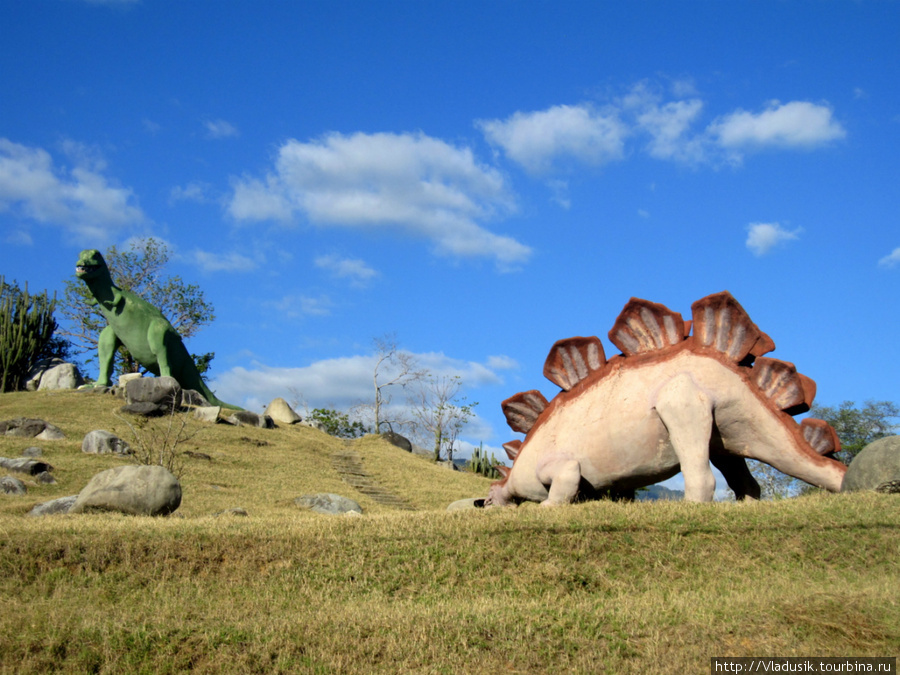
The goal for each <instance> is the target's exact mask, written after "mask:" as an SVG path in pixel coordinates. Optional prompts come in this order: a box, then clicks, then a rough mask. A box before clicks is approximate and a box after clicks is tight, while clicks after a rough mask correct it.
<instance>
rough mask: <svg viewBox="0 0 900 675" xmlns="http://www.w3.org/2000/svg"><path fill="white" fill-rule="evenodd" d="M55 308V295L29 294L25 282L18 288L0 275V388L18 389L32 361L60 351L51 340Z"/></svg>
mask: <svg viewBox="0 0 900 675" xmlns="http://www.w3.org/2000/svg"><path fill="white" fill-rule="evenodd" d="M55 308H56V296H55V295H54V296H53V299H52V300H51V299H49V298H48V297H47V292H46V291H44V292H42V293H41V294H40V295H31V294H30V293H29V292H28V284H25V290H21V289H20V288H19V286H18V285H17V284H16V283H15V282H13V283H12V284H7V283H6V281H5V279H4V278H3V277H2V276H0V392H6V391H16V390H18V389H21V387H22V383H23V381H24V379H25V377H26V375H28V371H29V370H30V369H31V367H32V366H33V365H34V364H35V363H37V362H38V361H40V360H41V359H42V358H46V357H47V356H52V355H55V352H56V353H58V352H59V351H60V344H59V343H57V344H56V345H54V341H53V332H54V331H55V330H56V327H57V324H56V320H55V319H54V318H53V311H54V309H55ZM63 351H64V349H63Z"/></svg>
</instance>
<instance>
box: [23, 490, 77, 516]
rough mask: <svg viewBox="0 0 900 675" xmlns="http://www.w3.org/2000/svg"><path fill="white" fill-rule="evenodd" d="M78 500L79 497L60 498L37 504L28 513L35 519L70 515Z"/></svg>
mask: <svg viewBox="0 0 900 675" xmlns="http://www.w3.org/2000/svg"><path fill="white" fill-rule="evenodd" d="M76 499H78V495H70V496H68V497H60V498H59V499H54V500H52V501H49V502H44V503H43V504H37V505H35V506H34V508H32V509H31V511H29V512H28V515H29V516H32V517H34V516H51V515H54V514H57V513H68V512H69V510H70V509H71V508H72V505H73V504H74V503H75V500H76Z"/></svg>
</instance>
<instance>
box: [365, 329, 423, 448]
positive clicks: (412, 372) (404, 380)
mask: <svg viewBox="0 0 900 675" xmlns="http://www.w3.org/2000/svg"><path fill="white" fill-rule="evenodd" d="M372 342H373V345H374V348H375V367H374V369H373V371H372V384H373V386H374V389H375V400H374V404H373V406H372V414H373V416H374V418H375V423H374V425H373V429H374V430H375V433H376V434H378V433H381V427H382V425H384V424H387V425H388V426H391V424H392V423H398V424H404V423H407V422H408V420H388V419H385V408H386V407H387V406H388V405H390V403H391V400H392V396H391V392H390V391H389V389H390V387H397V386H399V387H406V386H408V385H410V384H412V383H413V382H416V381H418V380H420V379H422V378H423V377H425V376H426V375H427V374H428V371H427V370H426V369H424V368H420V367H419V363H418V361H417V360H416V357H415V356H414V355H412V354H410V353H409V352H405V351H403V350H401V349H400V347H399V346H398V343H397V336H396V335H393V334H387V335H384V336H382V337H380V338H375V339H374V340H373V341H372Z"/></svg>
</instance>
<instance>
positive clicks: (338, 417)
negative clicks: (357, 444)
mask: <svg viewBox="0 0 900 675" xmlns="http://www.w3.org/2000/svg"><path fill="white" fill-rule="evenodd" d="M307 419H309V420H314V421H316V422H318V423H320V424H321V425H322V426H323V429H324V431H325V432H326V433H328V434H330V435H332V436H337V437H338V438H359V437H360V436H365V435H366V434H367V433H368V431H369V430H368V429H367V428H366V425H365V424H363V423H362V422H360V421H359V420H353V421H351V420H350V416H349V415H348V414H347V413H342V412H340V411H338V410H333V409H332V408H315V409H313V411H312V412H311V413H310V414H309V417H308V418H307Z"/></svg>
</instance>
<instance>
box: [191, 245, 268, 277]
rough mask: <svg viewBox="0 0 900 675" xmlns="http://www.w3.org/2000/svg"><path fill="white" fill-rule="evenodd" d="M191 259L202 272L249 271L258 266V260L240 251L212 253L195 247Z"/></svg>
mask: <svg viewBox="0 0 900 675" xmlns="http://www.w3.org/2000/svg"><path fill="white" fill-rule="evenodd" d="M191 259H192V260H193V261H194V263H196V264H197V265H198V266H199V267H200V269H202V270H203V271H204V272H250V271H252V270H255V269H256V268H257V267H259V260H256V259H253V258H250V257H248V256H246V255H244V254H242V253H237V252H232V253H226V254H221V253H212V252H210V251H201V250H200V249H195V250H194V252H193V253H192V254H191Z"/></svg>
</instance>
